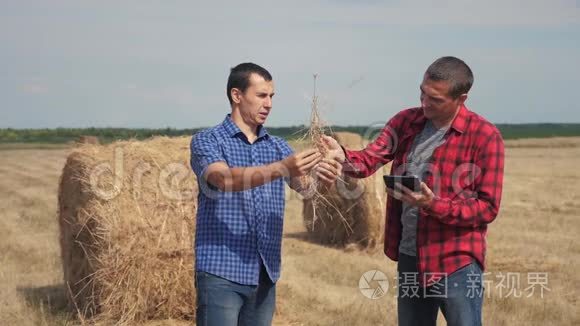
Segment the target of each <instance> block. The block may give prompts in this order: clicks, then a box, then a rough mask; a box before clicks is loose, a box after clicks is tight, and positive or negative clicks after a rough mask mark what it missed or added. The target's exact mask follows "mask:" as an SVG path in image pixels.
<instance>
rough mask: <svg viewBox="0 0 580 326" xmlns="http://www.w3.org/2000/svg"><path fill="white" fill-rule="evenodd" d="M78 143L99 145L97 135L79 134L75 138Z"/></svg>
mask: <svg viewBox="0 0 580 326" xmlns="http://www.w3.org/2000/svg"><path fill="white" fill-rule="evenodd" d="M77 143H78V144H91V145H99V144H100V142H99V137H97V136H80V137H79V139H77Z"/></svg>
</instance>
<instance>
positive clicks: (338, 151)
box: [322, 135, 346, 163]
mask: <svg viewBox="0 0 580 326" xmlns="http://www.w3.org/2000/svg"><path fill="white" fill-rule="evenodd" d="M322 141H323V144H324V147H326V150H328V155H327V158H331V159H334V160H336V161H338V162H339V163H343V162H344V161H345V160H346V157H345V156H344V150H342V147H340V145H339V144H338V142H337V141H336V139H334V138H332V137H330V136H326V135H323V136H322Z"/></svg>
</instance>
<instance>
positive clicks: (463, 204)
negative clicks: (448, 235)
mask: <svg viewBox="0 0 580 326" xmlns="http://www.w3.org/2000/svg"><path fill="white" fill-rule="evenodd" d="M499 204H500V203H499V198H469V199H459V200H451V199H449V198H440V197H435V198H434V199H433V201H432V203H431V205H429V207H426V208H424V210H425V212H426V214H427V215H428V216H430V217H432V218H435V219H437V220H438V221H439V222H441V223H444V224H448V225H453V226H458V227H479V226H482V225H485V224H489V223H491V222H493V220H495V218H496V217H497V214H498V210H499Z"/></svg>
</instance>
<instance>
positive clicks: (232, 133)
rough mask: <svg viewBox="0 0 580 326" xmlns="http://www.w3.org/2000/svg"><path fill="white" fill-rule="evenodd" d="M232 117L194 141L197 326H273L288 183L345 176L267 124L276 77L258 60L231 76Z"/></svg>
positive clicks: (294, 184) (295, 184)
mask: <svg viewBox="0 0 580 326" xmlns="http://www.w3.org/2000/svg"><path fill="white" fill-rule="evenodd" d="M227 96H228V99H229V102H230V106H231V109H232V111H231V114H228V115H227V116H226V117H225V119H224V121H223V122H222V123H221V124H219V125H217V126H215V127H213V128H210V129H206V130H203V131H201V132H199V133H198V134H196V135H195V136H194V137H193V138H192V141H191V166H192V168H193V170H194V172H195V174H196V175H197V179H198V185H199V190H200V191H199V198H198V204H199V205H198V210H197V226H196V234H195V271H196V273H195V283H196V290H197V312H196V315H197V316H196V318H197V325H219V326H228V325H252V326H255V325H270V324H271V323H272V317H273V315H274V309H275V300H276V281H277V280H278V278H279V277H280V263H281V258H280V251H281V250H280V249H281V244H282V226H283V217H284V181H286V182H287V183H288V184H289V186H290V187H291V188H292V189H294V190H296V191H299V192H302V191H303V188H306V187H305V185H302V184H301V182H300V179H299V177H300V176H303V175H305V174H307V173H309V172H310V171H311V170H312V169H315V172H316V176H317V178H318V179H319V180H320V181H322V183H321V184H322V185H323V186H326V187H328V186H330V185H331V184H332V183H334V181H335V180H336V179H337V177H338V175H339V174H340V172H341V165H340V164H338V163H337V162H336V161H335V160H331V159H327V158H323V157H322V154H321V153H319V152H318V151H317V150H315V149H311V150H307V151H304V152H301V153H298V154H294V153H293V151H292V149H291V148H290V146H289V145H288V143H287V142H286V141H285V140H283V139H281V138H279V137H275V136H272V135H269V134H268V132H267V131H266V129H265V128H264V127H263V124H264V123H265V122H266V118H267V117H268V115H269V113H270V111H271V110H272V97H273V96H274V83H273V81H272V76H271V75H270V73H269V72H268V71H267V70H266V69H264V68H262V67H260V66H258V65H256V64H253V63H242V64H240V65H238V66H236V67H234V68H232V70H231V72H230V76H229V79H228V84H227Z"/></svg>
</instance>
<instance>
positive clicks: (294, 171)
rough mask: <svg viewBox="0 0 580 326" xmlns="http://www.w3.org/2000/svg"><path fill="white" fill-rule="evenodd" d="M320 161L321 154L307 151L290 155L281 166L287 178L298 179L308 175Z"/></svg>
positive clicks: (311, 150)
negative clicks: (285, 171) (284, 169)
mask: <svg viewBox="0 0 580 326" xmlns="http://www.w3.org/2000/svg"><path fill="white" fill-rule="evenodd" d="M321 159H322V154H320V152H318V150H316V149H309V150H306V151H303V152H300V153H297V154H294V155H290V156H288V157H287V158H285V159H284V160H282V164H283V165H284V167H285V168H286V170H287V173H288V175H287V176H289V177H299V176H303V175H306V174H308V172H310V170H312V168H314V166H316V164H318V162H320V160H321Z"/></svg>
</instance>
